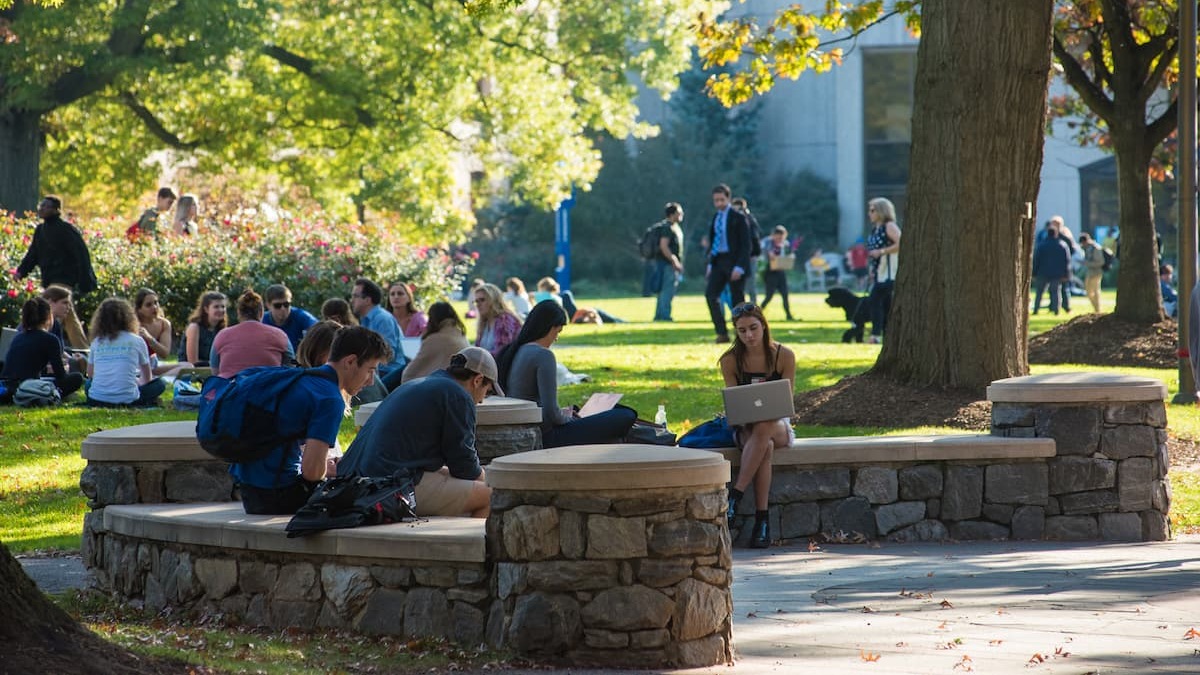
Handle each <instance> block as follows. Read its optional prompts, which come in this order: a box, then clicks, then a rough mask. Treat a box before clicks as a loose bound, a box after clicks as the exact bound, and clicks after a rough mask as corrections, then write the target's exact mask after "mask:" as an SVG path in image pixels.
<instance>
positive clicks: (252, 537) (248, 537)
mask: <svg viewBox="0 0 1200 675" xmlns="http://www.w3.org/2000/svg"><path fill="white" fill-rule="evenodd" d="M289 520H291V516H255V515H248V514H247V513H246V512H244V511H243V510H242V505H241V504H240V503H213V504H137V505H127V506H110V507H108V508H107V509H105V510H104V526H105V528H106V529H107V530H108V531H109V532H111V533H113V534H117V535H125V536H128V537H135V538H138V539H144V540H154V541H161V542H170V543H175V544H190V545H196V546H214V547H219V548H226V549H239V550H247V551H264V552H266V551H274V552H280V553H306V554H313V555H324V556H343V557H350V558H386V559H388V560H390V561H397V560H407V561H413V560H422V561H439V562H468V563H481V562H483V561H484V555H485V547H484V541H483V524H484V521H483V520H482V519H480V518H431V519H426V520H421V521H417V522H413V523H392V524H389V525H373V526H370V527H358V528H350V529H344V530H328V531H325V532H322V533H320V534H317V535H313V536H309V537H299V538H295V539H289V538H287V533H286V532H285V531H284V527H285V526H286V525H287V523H288V521H289Z"/></svg>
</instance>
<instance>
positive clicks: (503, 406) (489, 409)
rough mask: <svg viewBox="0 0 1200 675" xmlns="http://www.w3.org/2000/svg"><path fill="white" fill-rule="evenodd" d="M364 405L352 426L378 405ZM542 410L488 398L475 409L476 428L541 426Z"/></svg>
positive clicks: (516, 401) (533, 405) (515, 400)
mask: <svg viewBox="0 0 1200 675" xmlns="http://www.w3.org/2000/svg"><path fill="white" fill-rule="evenodd" d="M382 402H383V401H376V402H375V403H365V404H363V405H361V406H359V407H358V410H355V411H354V424H355V425H356V426H358V427H362V426H363V425H364V424H366V423H367V420H369V419H371V415H373V414H375V410H376V409H377V408H379V404H380V403H382ZM541 423H542V409H541V408H540V407H538V404H536V403H534V402H533V401H526V400H525V399H521V398H512V397H509V396H489V397H487V398H485V399H483V403H481V404H479V406H478V407H477V408H476V409H475V425H476V426H481V427H484V426H499V425H505V424H541Z"/></svg>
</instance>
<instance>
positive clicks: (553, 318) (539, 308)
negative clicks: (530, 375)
mask: <svg viewBox="0 0 1200 675" xmlns="http://www.w3.org/2000/svg"><path fill="white" fill-rule="evenodd" d="M565 325H567V310H565V309H563V308H562V305H560V304H558V303H557V302H555V301H553V300H543V301H541V302H539V303H538V304H536V305H534V306H533V309H531V310H529V316H527V317H525V325H523V326H521V332H520V333H517V339H516V340H513V342H512V344H510V345H508V346H507V347H505V348H504V351H502V352H500V358H499V359H497V368H498V370H499V371H500V386H501V387H502V388H505V389H507V388H508V374H509V371H511V370H512V364H513V359H514V358H516V356H517V350H518V349H520V348H521V347H522V346H524V345H527V344H529V343H530V342H535V341H537V340H541V339H542V338H544V337H546V335H547V334H549V333H550V330H551V329H552V328H554V327H555V326H565Z"/></svg>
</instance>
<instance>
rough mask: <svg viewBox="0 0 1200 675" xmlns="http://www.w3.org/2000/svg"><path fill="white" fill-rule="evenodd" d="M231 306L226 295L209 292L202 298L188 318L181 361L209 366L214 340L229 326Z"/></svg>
mask: <svg viewBox="0 0 1200 675" xmlns="http://www.w3.org/2000/svg"><path fill="white" fill-rule="evenodd" d="M228 304H229V300H228V298H226V297H225V294H224V293H218V292H216V291H208V292H206V293H204V294H202V295H201V296H200V300H199V301H198V302H197V303H196V309H195V310H194V311H193V312H192V315H191V316H189V317H188V325H187V328H186V329H185V330H184V331H183V340H182V343H183V344H181V345H180V346H179V360H180V361H187V362H188V363H191V364H194V365H197V366H208V357H209V356H210V355H211V354H212V345H213V340H215V339H217V333H219V332H221V330H223V329H224V328H225V326H227V325H228V324H229V315H228V314H227V313H226V307H227V306H228Z"/></svg>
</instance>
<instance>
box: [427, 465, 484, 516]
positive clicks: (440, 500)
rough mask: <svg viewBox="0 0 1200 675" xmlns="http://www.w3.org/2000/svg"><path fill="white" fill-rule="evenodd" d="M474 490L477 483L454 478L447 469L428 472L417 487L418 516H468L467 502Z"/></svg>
mask: <svg viewBox="0 0 1200 675" xmlns="http://www.w3.org/2000/svg"><path fill="white" fill-rule="evenodd" d="M474 489H475V481H473V480H463V479H461V478H454V477H452V476H451V475H450V472H449V471H448V470H447V469H446V468H445V467H442V469H441V470H440V471H426V472H425V473H424V475H422V476H421V482H420V483H417V487H416V493H417V515H418V516H462V515H467V500H468V499H470V497H471V491H472V490H474Z"/></svg>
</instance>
